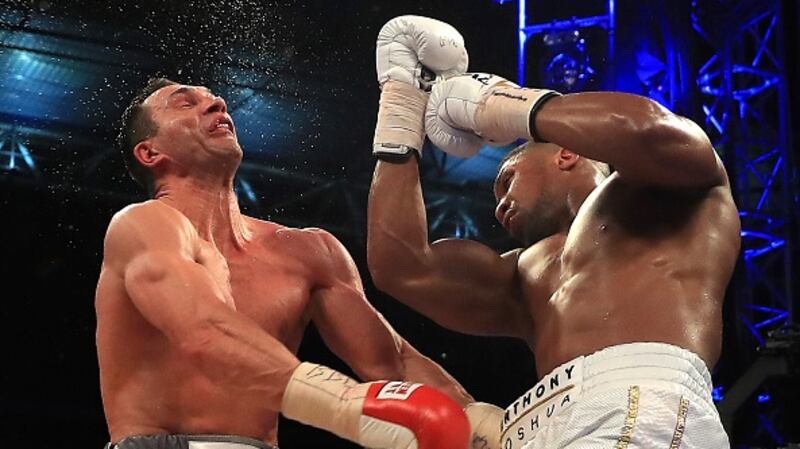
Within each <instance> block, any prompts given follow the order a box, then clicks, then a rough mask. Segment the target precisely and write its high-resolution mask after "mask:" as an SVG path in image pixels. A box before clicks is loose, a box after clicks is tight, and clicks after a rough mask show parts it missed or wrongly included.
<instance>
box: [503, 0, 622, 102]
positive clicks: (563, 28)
mask: <svg viewBox="0 0 800 449" xmlns="http://www.w3.org/2000/svg"><path fill="white" fill-rule="evenodd" d="M498 3H505V2H502V1H498ZM526 3H527V0H518V1H517V28H518V30H517V31H518V39H519V41H518V47H517V83H519V85H520V86H524V85H525V81H526V80H525V73H526V63H527V59H528V58H527V47H528V40H530V39H531V38H532V37H534V36H536V35H541V34H557V33H563V32H575V31H579V30H582V29H585V28H591V27H601V28H603V29H604V30H606V35H607V38H608V47H607V48H608V54H607V60H608V61H613V60H614V24H615V14H616V12H615V9H616V8H615V4H616V0H607V7H606V14H602V15H593V16H587V17H576V16H575V17H572V18H570V19H566V20H553V21H549V22H540V23H533V24H529V23H528V10H527V7H526ZM583 44H584V43H583V42H582V41H577V42H575V45H576V47H578V48H579V49H580V50H581V51H582V50H584V49H583V48H582V46H583ZM584 70H586V71H592V69H591V67H589V66H586V67H584ZM579 76H580V75H579ZM548 87H552V86H548Z"/></svg>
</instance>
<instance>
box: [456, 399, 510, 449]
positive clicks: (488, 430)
mask: <svg viewBox="0 0 800 449" xmlns="http://www.w3.org/2000/svg"><path fill="white" fill-rule="evenodd" d="M464 413H465V414H466V415H467V419H468V420H469V427H470V431H471V433H472V437H471V443H470V449H500V435H501V430H502V424H503V416H504V414H505V410H503V409H502V408H500V407H498V406H496V405H493V404H489V403H486V402H473V403H470V404H467V406H466V407H464Z"/></svg>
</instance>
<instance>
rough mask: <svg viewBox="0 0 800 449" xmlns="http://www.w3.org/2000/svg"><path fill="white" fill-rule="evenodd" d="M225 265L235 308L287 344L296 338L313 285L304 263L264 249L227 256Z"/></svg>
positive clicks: (298, 334) (306, 310)
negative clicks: (228, 271) (228, 272)
mask: <svg viewBox="0 0 800 449" xmlns="http://www.w3.org/2000/svg"><path fill="white" fill-rule="evenodd" d="M228 267H229V269H230V273H231V275H230V277H231V291H232V294H233V297H234V299H235V301H236V308H237V310H238V311H239V312H240V313H244V314H245V315H247V316H249V317H250V318H252V319H253V320H255V321H256V322H257V323H258V324H259V325H261V327H262V328H263V329H265V330H266V331H267V332H269V333H270V334H272V335H273V336H274V337H276V338H278V339H279V340H281V341H283V342H284V343H286V344H290V343H292V342H295V341H296V340H299V338H300V336H301V335H302V332H303V330H304V329H305V326H306V324H307V323H308V321H309V313H308V306H309V300H310V297H311V292H312V289H313V281H312V277H311V276H310V274H309V273H308V270H307V267H305V266H303V264H301V263H300V262H298V261H297V260H296V259H293V258H291V257H289V256H286V255H281V254H276V253H274V252H271V251H267V250H259V251H250V252H247V253H246V254H242V255H237V256H236V257H228Z"/></svg>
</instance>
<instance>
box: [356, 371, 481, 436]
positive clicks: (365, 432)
mask: <svg viewBox="0 0 800 449" xmlns="http://www.w3.org/2000/svg"><path fill="white" fill-rule="evenodd" d="M362 414H363V416H362V418H361V438H360V439H361V443H362V444H365V445H366V446H370V447H403V448H405V447H409V448H417V449H466V448H467V447H469V438H470V426H469V421H468V420H467V416H466V415H465V414H464V411H463V410H461V407H460V406H459V405H458V404H457V403H456V402H455V401H453V400H452V399H450V398H449V397H448V396H446V395H445V394H444V393H442V392H440V391H439V390H436V389H434V388H431V387H428V386H425V385H422V384H412V383H408V382H374V383H372V384H371V385H370V386H369V390H368V391H367V396H366V398H364V405H363V407H362ZM386 443H391V446H386Z"/></svg>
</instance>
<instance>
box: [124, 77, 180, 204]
mask: <svg viewBox="0 0 800 449" xmlns="http://www.w3.org/2000/svg"><path fill="white" fill-rule="evenodd" d="M175 84H180V83H177V82H175V81H172V80H170V79H167V78H161V77H153V78H150V79H149V80H147V84H146V85H145V86H144V87H143V88H141V89H140V90H139V91H138V92H137V93H136V95H135V96H134V97H133V99H132V100H131V102H130V104H129V105H128V107H127V108H125V111H124V112H123V113H122V123H121V126H120V131H119V134H118V135H117V147H119V150H120V152H121V153H122V160H123V161H125V166H126V167H127V169H128V173H129V174H130V176H131V178H133V180H134V181H136V183H137V184H139V185H141V186H142V187H144V188H146V189H147V191H148V193H150V194H152V193H153V190H154V185H153V182H154V180H153V174H152V173H151V172H150V170H148V169H147V168H146V167H144V166H143V165H142V164H140V163H139V161H138V160H137V159H136V158H135V157H134V156H133V148H134V147H135V146H136V145H137V144H138V143H139V142H141V141H142V140H144V139H147V138H150V137H152V136H154V135H155V134H156V132H158V126H157V125H156V124H155V122H153V119H152V117H151V116H150V112H149V111H148V110H147V109H146V108H145V107H144V106H143V105H142V103H144V100H146V99H147V97H149V96H150V95H152V94H153V93H154V92H155V91H157V90H159V89H161V88H162V87H166V86H172V85H175Z"/></svg>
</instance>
